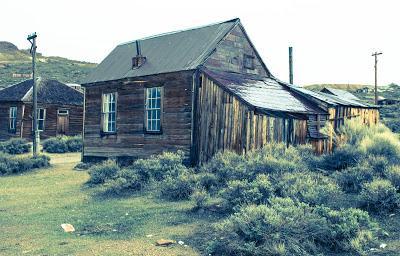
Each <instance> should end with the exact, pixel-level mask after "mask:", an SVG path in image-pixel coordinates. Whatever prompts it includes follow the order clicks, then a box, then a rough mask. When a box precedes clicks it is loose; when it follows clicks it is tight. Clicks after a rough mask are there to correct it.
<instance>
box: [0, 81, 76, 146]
mask: <svg viewBox="0 0 400 256" xmlns="http://www.w3.org/2000/svg"><path fill="white" fill-rule="evenodd" d="M32 86H33V80H32V79H30V80H26V81H24V82H21V83H18V84H15V85H12V86H10V87H8V88H6V89H3V90H1V91H0V140H7V139H10V138H26V139H28V140H31V138H32V117H33V115H32V109H33V108H32ZM82 124H83V93H82V92H79V91H77V90H75V89H72V88H70V87H69V86H67V85H65V84H63V83H60V82H58V81H55V80H46V79H38V127H39V130H40V137H41V138H42V139H46V138H49V137H53V136H57V135H77V134H81V133H82Z"/></svg>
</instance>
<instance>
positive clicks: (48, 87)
mask: <svg viewBox="0 0 400 256" xmlns="http://www.w3.org/2000/svg"><path fill="white" fill-rule="evenodd" d="M37 86H38V102H39V103H49V104H63V105H82V104H83V93H82V92H79V91H77V90H75V89H72V88H71V87H69V86H68V85H66V84H63V83H60V82H58V81H56V80H48V79H40V78H39V79H38V80H37ZM32 87H33V80H32V79H29V80H25V81H23V82H21V83H18V84H15V85H12V86H10V87H7V88H5V89H3V90H1V91H0V101H8V102H9V101H23V102H32Z"/></svg>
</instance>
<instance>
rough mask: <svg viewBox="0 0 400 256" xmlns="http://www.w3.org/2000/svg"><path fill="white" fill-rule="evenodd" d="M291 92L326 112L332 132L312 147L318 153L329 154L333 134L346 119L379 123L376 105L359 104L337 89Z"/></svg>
mask: <svg viewBox="0 0 400 256" xmlns="http://www.w3.org/2000/svg"><path fill="white" fill-rule="evenodd" d="M291 89H292V90H294V91H297V92H298V93H299V94H301V95H302V96H304V97H305V98H307V99H308V100H310V101H312V102H314V103H315V104H317V105H318V106H319V107H320V108H322V109H323V110H324V111H326V112H327V113H328V114H329V116H328V122H329V123H330V127H331V128H332V130H331V131H330V134H328V135H329V136H328V138H327V140H326V141H319V142H318V144H315V145H314V147H315V148H316V149H317V151H318V152H330V151H332V148H333V146H334V145H333V136H332V134H333V132H339V128H340V127H341V126H342V125H343V124H344V123H345V122H346V120H348V119H354V118H358V119H359V120H360V122H362V123H363V124H366V125H371V124H376V123H378V122H379V107H378V106H376V105H372V104H368V103H364V102H361V100H360V99H358V98H357V97H356V96H354V95H353V94H351V93H349V92H347V91H343V90H338V89H331V88H329V89H326V88H324V89H322V90H321V92H313V91H309V90H305V89H303V88H299V87H291Z"/></svg>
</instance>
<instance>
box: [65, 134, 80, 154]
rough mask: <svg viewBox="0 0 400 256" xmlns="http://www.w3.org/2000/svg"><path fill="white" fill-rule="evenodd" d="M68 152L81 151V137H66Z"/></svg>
mask: <svg viewBox="0 0 400 256" xmlns="http://www.w3.org/2000/svg"><path fill="white" fill-rule="evenodd" d="M66 143H67V147H68V152H81V151H82V137H81V136H73V137H68V139H67V141H66Z"/></svg>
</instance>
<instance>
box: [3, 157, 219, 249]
mask: <svg viewBox="0 0 400 256" xmlns="http://www.w3.org/2000/svg"><path fill="white" fill-rule="evenodd" d="M50 156H51V158H52V167H50V168H47V169H41V170H37V171H34V172H31V173H26V174H24V175H18V176H7V177H2V178H0V241H1V243H0V255H198V252H196V250H195V249H193V248H192V246H191V243H190V240H187V239H189V237H191V236H193V230H195V229H196V228H198V227H200V226H201V225H202V224H206V223H209V222H210V221H211V220H212V218H211V217H208V216H201V215H198V214H194V213H192V212H191V208H192V207H193V205H192V204H191V203H190V202H178V203H174V202H166V201H160V200H159V199H158V198H156V197H154V196H152V195H151V194H149V193H144V194H141V195H138V196H134V197H129V198H107V197H99V196H94V194H93V193H94V191H93V189H89V188H85V186H83V184H84V183H85V181H86V180H87V179H88V177H89V176H88V174H87V172H85V171H75V170H73V167H74V166H75V165H76V164H77V163H78V161H79V159H80V155H79V154H78V153H71V154H58V155H57V154H51V155H50ZM62 223H70V224H72V225H74V227H75V229H76V232H74V233H64V231H63V230H62V229H61V226H60V225H61V224H62ZM146 235H153V236H152V237H146ZM161 238H164V239H173V240H182V241H184V242H185V243H186V244H188V245H189V246H187V247H185V246H181V245H174V246H171V247H157V246H155V245H154V243H155V241H156V240H158V239H161Z"/></svg>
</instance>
